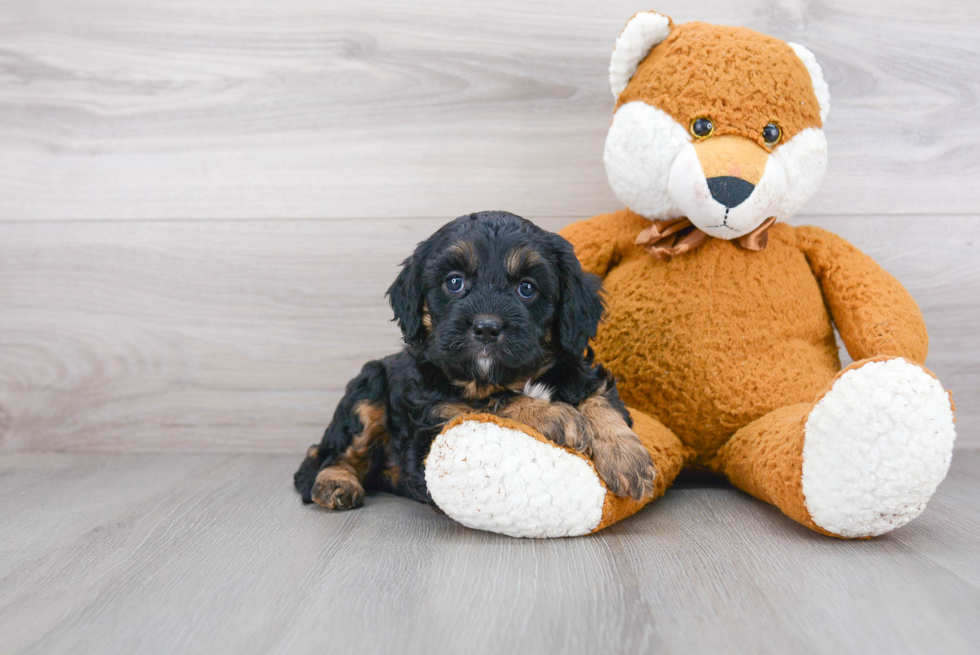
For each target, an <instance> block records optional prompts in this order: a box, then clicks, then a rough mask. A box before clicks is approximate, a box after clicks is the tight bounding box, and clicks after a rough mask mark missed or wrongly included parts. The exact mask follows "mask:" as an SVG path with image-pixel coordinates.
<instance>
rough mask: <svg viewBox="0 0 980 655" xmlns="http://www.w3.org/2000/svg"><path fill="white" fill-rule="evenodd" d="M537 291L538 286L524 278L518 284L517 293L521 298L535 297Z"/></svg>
mask: <svg viewBox="0 0 980 655" xmlns="http://www.w3.org/2000/svg"><path fill="white" fill-rule="evenodd" d="M536 292H537V288H536V287H535V286H534V283H533V282H529V281H527V280H524V281H523V282H521V283H520V284H518V285H517V293H518V295H520V297H521V298H533V297H534V294H535V293H536Z"/></svg>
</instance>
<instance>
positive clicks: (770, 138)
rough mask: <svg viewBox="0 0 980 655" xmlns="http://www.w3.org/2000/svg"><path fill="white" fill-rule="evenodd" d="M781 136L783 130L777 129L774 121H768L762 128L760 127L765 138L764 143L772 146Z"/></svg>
mask: <svg viewBox="0 0 980 655" xmlns="http://www.w3.org/2000/svg"><path fill="white" fill-rule="evenodd" d="M782 136H783V131H782V130H781V129H779V126H778V125H776V124H775V123H769V124H768V125H766V126H765V127H764V128H762V138H763V139H765V140H766V143H768V144H769V145H771V146H773V145H776V144H777V143H779V139H780V138H781V137H782Z"/></svg>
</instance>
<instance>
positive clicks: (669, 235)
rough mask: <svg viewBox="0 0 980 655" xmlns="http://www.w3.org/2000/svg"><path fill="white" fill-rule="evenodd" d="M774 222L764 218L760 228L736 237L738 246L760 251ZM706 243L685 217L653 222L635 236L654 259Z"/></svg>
mask: <svg viewBox="0 0 980 655" xmlns="http://www.w3.org/2000/svg"><path fill="white" fill-rule="evenodd" d="M775 222H776V217H775V216H770V217H769V218H767V219H766V220H765V221H764V222H763V223H762V225H760V226H759V227H757V228H755V229H754V230H752V231H751V232H749V233H748V234H746V235H744V236H741V237H739V238H738V245H740V246H742V247H743V248H745V249H746V250H762V249H763V248H765V247H766V244H767V243H769V228H770V227H771V226H772V224H773V223H775ZM707 240H708V235H707V234H705V233H704V232H702V231H701V230H699V229H698V228H696V227H694V223H692V222H691V221H689V220H688V219H686V218H670V219H667V220H662V221H661V220H658V221H653V222H652V223H651V224H650V226H649V227H647V228H646V229H644V230H643V231H642V232H640V233H639V234H638V235H637V236H636V245H638V246H643V249H644V250H646V251H647V252H648V253H650V254H651V255H653V256H654V257H656V258H657V259H662V260H669V259H670V258H671V257H676V256H677V255H683V254H684V253H686V252H689V251H691V250H694V249H696V248H698V247H700V246H702V245H704V242H705V241H707Z"/></svg>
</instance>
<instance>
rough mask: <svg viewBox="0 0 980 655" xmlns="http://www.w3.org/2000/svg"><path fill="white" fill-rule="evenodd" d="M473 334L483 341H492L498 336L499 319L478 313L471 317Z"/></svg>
mask: <svg viewBox="0 0 980 655" xmlns="http://www.w3.org/2000/svg"><path fill="white" fill-rule="evenodd" d="M473 335H474V336H475V337H476V338H477V339H479V340H480V341H482V342H483V343H493V342H494V341H496V340H497V338H498V337H500V319H499V318H497V317H496V316H488V315H486V314H480V315H479V316H477V317H476V318H474V319H473Z"/></svg>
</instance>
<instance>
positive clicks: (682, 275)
mask: <svg viewBox="0 0 980 655" xmlns="http://www.w3.org/2000/svg"><path fill="white" fill-rule="evenodd" d="M650 225H651V222H650V221H648V220H646V219H644V218H643V217H642V216H639V215H637V214H635V213H633V212H631V211H629V210H621V211H619V212H616V213H614V214H605V215H601V216H597V217H595V218H592V219H589V220H587V221H581V222H578V223H574V224H572V225H570V226H568V227H566V228H565V229H564V230H563V231H562V235H563V236H564V237H565V238H567V239H568V240H569V241H571V242H572V244H573V245H575V248H576V254H577V255H578V257H579V259H580V261H581V262H582V266H583V268H584V269H586V270H588V271H591V272H593V273H596V274H597V275H599V276H601V277H603V278H604V284H605V289H606V303H607V308H608V309H607V314H606V319H605V321H604V322H603V324H602V325H601V326H600V329H599V333H598V334H597V336H596V339H595V341H594V347H595V350H596V357H597V359H599V361H602V362H604V363H605V365H606V366H607V367H609V369H610V370H612V371H613V372H614V373H615V375H616V376H617V377H618V379H619V390H620V394H621V396H622V397H623V399H624V400H625V401H626V402H627V403H628V404H629V405H630V406H631V407H636V408H638V409H639V410H641V411H642V412H645V413H647V414H649V415H651V416H654V417H656V418H657V419H659V421H661V422H662V423H663V425H664V426H665V427H666V428H668V429H669V430H671V431H672V432H673V433H674V434H676V435H677V437H678V438H679V439H680V441H681V442H682V443H683V444H684V445H685V446H686V447H688V448H689V449H690V451H689V452H690V458H689V460H686V462H689V463H690V464H692V465H694V466H698V467H702V468H707V469H710V470H714V471H717V472H720V473H723V474H725V475H727V476H728V477H729V479H730V480H731V481H732V483H733V484H735V485H736V486H738V487H740V488H742V489H743V490H745V491H747V492H748V493H750V494H752V495H754V496H756V497H758V498H760V499H762V500H765V501H766V502H769V503H772V504H774V505H776V506H777V507H779V508H780V509H781V510H782V511H783V512H784V513H786V514H787V515H788V516H790V517H791V518H793V519H794V520H796V521H798V522H800V523H802V524H804V525H806V526H807V527H810V528H811V529H813V530H816V531H818V532H822V533H825V534H831V535H834V536H841V537H864V536H871V535H875V534H880V533H881V531H882V530H883V529H892V528H894V527H898V526H899V525H902V524H904V522H906V521H907V520H910V519H911V518H912V517H914V516H915V515H916V514H917V513H918V512H919V511H921V509H922V508H923V507H924V506H925V503H926V501H927V500H928V498H929V496H931V494H932V492H933V491H934V489H935V485H936V484H938V483H939V481H940V480H941V479H942V476H943V475H945V471H946V467H948V458H949V456H950V453H951V451H952V439H953V435H954V431H953V422H952V406H951V404H949V401H948V398H945V396H944V395H943V397H942V398H939V396H937V392H936V389H938V390H939V392H941V386H939V383H938V382H935V384H934V385H933V388H932V389H931V391H930V392H929V393H926V394H925V395H926V396H928V398H925V399H923V401H922V402H923V404H922V407H918V406H916V405H914V404H910V403H911V402H912V400H911V399H910V397H909V393H912V392H909V393H906V392H907V391H908V389H905V388H904V387H902V385H901V384H900V383H895V382H893V381H892V382H887V383H883V384H884V386H883V387H880V388H879V387H875V388H871V389H869V390H867V394H866V396H860V395H854V396H853V398H855V399H858V402H859V403H860V402H868V403H871V402H873V401H874V402H884V403H885V405H886V407H890V408H892V410H894V411H891V412H888V411H886V414H887V415H888V416H890V417H891V418H886V417H885V416H881V417H879V418H878V419H877V420H878V421H879V422H881V421H885V422H887V421H889V420H890V421H891V423H890V424H889V425H891V426H892V427H893V428H894V429H895V430H896V431H897V432H898V433H899V434H902V435H906V436H905V437H902V438H895V439H893V442H894V443H895V444H898V443H902V444H910V445H908V447H907V449H906V452H902V451H901V448H897V447H894V446H893V447H892V449H891V451H889V452H888V453H885V454H879V456H878V458H877V459H875V460H874V461H873V462H870V463H868V460H865V464H855V467H856V469H855V470H859V471H861V472H862V473H863V475H864V478H863V479H864V480H865V482H864V483H861V482H859V481H855V486H854V489H861V493H862V494H863V496H862V498H863V500H862V501H861V503H863V504H862V505H861V509H860V510H853V509H852V510H847V509H843V508H842V505H848V504H849V505H851V506H852V507H853V506H856V505H858V504H860V503H858V502H857V501H854V499H853V498H852V497H850V496H849V495H848V493H847V490H846V489H845V488H843V487H842V485H841V482H840V479H839V478H837V477H834V475H833V473H832V472H833V471H835V470H836V469H835V468H834V466H832V465H829V466H828V465H827V464H826V461H828V460H827V456H826V455H825V452H826V446H825V445H824V446H822V447H821V448H820V449H818V450H813V451H812V452H820V453H821V455H819V456H816V455H814V456H813V457H814V461H816V462H818V464H816V465H815V466H814V467H813V470H816V471H822V473H819V474H815V477H813V478H812V479H811V482H810V488H812V489H828V488H829V489H836V490H837V491H838V493H837V495H836V496H834V495H833V494H832V493H827V492H823V491H821V492H815V493H816V496H815V497H818V498H823V499H826V498H831V499H835V498H836V499H837V500H839V501H840V502H839V503H838V504H836V505H835V504H834V502H833V501H831V502H829V503H824V504H823V505H822V504H821V501H820V500H817V501H814V502H815V503H816V505H812V504H811V505H812V506H813V507H820V508H821V509H820V512H821V513H820V514H819V518H820V521H822V523H819V522H817V521H816V520H814V518H813V517H812V516H811V513H810V512H811V505H808V504H807V499H806V496H805V494H804V492H803V470H804V457H803V453H804V443H805V437H806V426H807V421H808V420H809V417H810V413H811V412H812V411H813V409H814V407H815V404H814V403H816V402H817V401H818V400H819V399H820V398H821V397H822V396H823V395H824V394H825V393H826V392H827V389H828V388H831V384H832V383H833V382H834V381H835V380H836V379H838V376H839V374H840V359H839V356H838V353H837V346H836V342H835V337H834V324H835V323H836V324H837V326H838V328H839V329H840V332H841V337H842V339H843V340H844V342H845V344H846V345H847V347H848V350H849V352H850V353H851V355H852V357H854V358H856V359H860V358H865V357H875V356H877V357H879V359H881V358H884V359H887V358H888V357H890V356H896V357H903V358H904V360H903V361H906V360H907V361H908V362H921V361H923V360H924V357H925V352H926V349H927V345H928V338H927V335H926V331H925V326H924V323H923V320H922V316H921V313H920V312H919V310H918V307H917V306H916V304H915V302H914V300H912V298H911V297H910V296H909V295H908V293H907V291H905V289H904V288H903V287H902V285H901V283H899V282H898V281H897V280H895V279H894V278H893V277H892V276H890V275H889V274H888V273H886V272H885V271H884V270H882V269H881V268H880V267H879V266H878V265H877V264H875V262H874V261H873V260H872V259H871V258H870V257H868V256H867V255H864V254H863V253H861V252H860V251H859V250H857V249H856V248H854V247H853V246H851V245H850V244H848V243H847V242H846V241H844V240H843V239H841V238H840V237H838V236H836V235H833V234H831V233H829V232H827V231H825V230H821V229H819V228H812V227H802V228H793V227H790V226H788V225H786V224H783V223H777V224H775V225H773V226H772V228H770V230H769V245H768V247H767V248H766V249H765V250H762V251H757V252H753V251H750V250H745V249H743V248H740V247H739V246H738V245H737V244H736V243H735V242H732V241H723V240H719V239H709V240H708V241H707V242H706V243H705V244H704V245H703V246H701V247H700V248H698V249H696V250H693V251H690V252H687V253H685V254H683V255H680V256H677V257H673V258H670V259H667V260H664V259H658V258H656V257H653V256H651V255H650V254H648V253H647V252H646V251H645V250H644V249H643V248H642V247H641V246H638V245H636V244H635V243H634V241H635V238H634V235H635V234H637V233H638V232H639V231H641V230H643V229H646V228H648V227H649V226H650ZM909 365H912V364H909ZM855 366H856V365H855ZM916 370H921V371H922V375H924V376H929V374H928V373H927V372H926V371H925V370H924V369H919V368H917V369H916ZM930 379H933V380H934V378H931V377H930ZM916 393H917V392H916ZM883 397H884V398H886V400H885V401H881V398H883ZM937 398H938V400H937ZM943 399H945V400H943ZM852 402H853V400H852ZM942 402H946V403H947V404H946V406H945V407H946V409H945V410H942V411H940V409H937V407H940V406H941V403H942ZM831 404H833V403H831ZM909 407H912V409H911V410H909V409H908V408H909ZM901 408H906V409H901ZM922 416H928V417H932V418H930V419H929V420H931V421H933V422H932V423H929V424H928V426H926V427H923V425H924V424H923V423H922V420H920V419H921V417H922ZM842 421H843V423H847V417H846V415H845V416H844V418H843V419H842ZM858 423H859V425H861V426H863V428H865V430H864V431H863V432H861V428H860V427H859V428H857V431H858V432H859V433H860V434H861V439H860V440H858V439H857V437H854V438H853V439H852V441H855V442H860V443H863V444H864V446H856V447H857V448H865V449H867V448H870V447H871V446H869V445H868V444H872V443H876V442H877V441H878V440H879V439H881V438H883V437H882V435H881V434H879V433H876V432H872V431H869V430H868V429H867V428H868V426H869V425H871V424H872V421H871V420H870V419H867V418H866V419H864V422H863V423H860V422H858ZM838 432H839V430H838ZM890 434H891V433H890ZM932 435H940V436H941V438H937V439H933V438H932ZM884 439H885V440H884V441H882V442H881V443H887V437H886V438H884ZM903 439H904V440H903ZM822 442H823V443H824V444H826V443H827V442H828V438H827V437H823V438H822ZM924 442H928V443H934V444H935V448H934V449H933V450H930V451H928V452H929V453H930V455H931V457H932V459H931V460H929V463H927V464H923V463H922V462H921V461H919V460H917V459H915V458H912V457H910V456H909V455H908V452H916V451H915V448H919V449H920V450H921V444H922V443H924ZM831 443H833V441H832V440H831ZM903 447H904V446H903ZM841 452H846V451H843V450H842V451H841ZM821 460H822V461H823V462H824V464H820V463H819V462H820V461H821ZM831 461H832V460H831ZM886 471H887V472H888V473H887V474H888V475H890V476H892V478H893V479H898V480H906V481H911V482H909V485H911V486H912V487H914V489H913V490H912V491H907V493H905V496H904V498H906V500H905V501H901V502H898V501H895V500H894V498H888V496H889V494H892V495H894V494H893V489H892V488H891V487H889V486H888V485H884V484H873V483H869V482H867V480H878V479H880V478H881V476H883V475H885V472H886ZM662 477H663V478H666V477H667V476H662ZM660 481H661V480H658V482H660ZM665 481H667V482H670V481H671V480H669V479H668V480H665ZM869 485H870V486H869ZM855 493H857V492H855ZM909 498H911V499H912V500H908V499H909ZM824 505H830V507H829V508H827V507H824ZM895 506H900V509H898V510H891V509H889V508H892V507H895ZM874 507H879V508H885V509H884V511H886V512H888V511H891V512H892V514H891V515H889V516H891V518H888V519H881V518H880V517H878V518H874V519H868V516H869V512H871V511H872V510H869V509H868V508H874ZM827 515H830V516H836V517H840V516H844V517H845V518H844V519H839V518H838V519H833V520H828V519H827V518H826V516H827ZM854 516H860V518H853V517H854ZM876 516H877V515H876ZM848 517H850V518H848ZM896 517H897V518H896Z"/></svg>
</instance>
